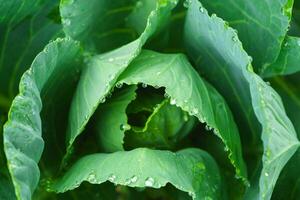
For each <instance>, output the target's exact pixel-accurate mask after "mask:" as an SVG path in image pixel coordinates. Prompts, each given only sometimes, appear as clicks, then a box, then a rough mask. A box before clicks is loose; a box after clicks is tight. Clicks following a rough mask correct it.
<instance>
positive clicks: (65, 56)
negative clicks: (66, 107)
mask: <svg viewBox="0 0 300 200" xmlns="http://www.w3.org/2000/svg"><path fill="white" fill-rule="evenodd" d="M78 57H79V45H78V43H75V42H74V41H72V40H70V39H68V38H67V39H60V38H59V39H57V40H55V41H54V42H52V43H50V44H49V45H47V46H46V47H45V49H44V50H43V52H41V53H39V54H38V56H37V57H36V58H35V60H34V61H33V63H32V65H31V68H30V69H29V70H27V71H26V72H25V73H24V75H23V77H22V79H21V82H20V92H19V94H18V95H17V96H16V98H15V99H14V101H13V103H12V106H11V108H10V111H9V115H8V121H7V123H6V124H5V125H4V150H5V154H6V157H7V165H8V169H9V172H10V174H11V177H12V181H13V184H14V187H15V193H16V196H17V198H18V199H22V200H23V199H31V195H32V193H33V191H34V189H35V188H36V186H37V184H38V181H39V176H40V173H39V169H38V166H37V163H38V162H39V160H40V157H41V154H42V151H43V147H44V141H43V139H42V137H41V133H42V126H41V125H42V124H41V118H40V114H39V113H40V111H41V109H42V101H41V95H42V96H45V95H46V94H47V93H48V92H50V91H51V89H53V87H54V85H55V84H56V83H61V82H60V81H58V80H59V78H60V79H61V81H63V82H64V84H66V83H67V82H68V79H70V78H71V79H72V80H73V79H74V77H73V73H72V71H77V70H78V67H76V66H77V65H76V62H78V61H77V60H76V59H75V58H78ZM66 72H68V75H66V76H65V77H63V78H61V75H62V74H64V73H66ZM70 76H71V77H70Z"/></svg>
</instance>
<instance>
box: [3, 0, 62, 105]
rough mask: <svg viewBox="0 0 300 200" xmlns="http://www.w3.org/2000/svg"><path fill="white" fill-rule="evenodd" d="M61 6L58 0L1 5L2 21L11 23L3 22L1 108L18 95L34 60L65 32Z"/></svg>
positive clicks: (10, 2)
mask: <svg viewBox="0 0 300 200" xmlns="http://www.w3.org/2000/svg"><path fill="white" fill-rule="evenodd" d="M3 6H4V7H3ZM57 6H58V0H55V1H53V0H44V1H43V2H41V1H39V0H34V1H33V0H25V1H21V0H12V1H1V2H0V13H1V16H0V18H1V17H4V18H6V17H8V18H7V19H10V20H11V21H10V22H8V21H4V22H2V23H1V22H0V107H7V104H8V105H10V103H11V101H12V100H13V98H14V97H15V95H16V94H17V93H18V84H19V81H20V78H21V76H22V74H23V73H24V71H25V70H26V69H28V68H29V67H30V64H31V62H32V60H33V59H34V57H35V56H36V55H37V54H38V53H39V52H40V51H42V49H43V48H44V46H45V45H46V44H47V43H48V42H49V40H50V39H53V38H56V37H57V36H58V35H59V34H60V33H62V27H61V25H60V24H59V21H57V19H58V17H59V13H58V10H57V9H56V8H57ZM1 7H2V8H3V9H4V8H5V11H4V12H2V11H1V9H2V8H1ZM6 9H7V10H6ZM15 9H18V10H17V11H16V10H15ZM37 9H38V10H37ZM56 11H57V12H56ZM11 14H13V16H10V15H11ZM21 15H22V16H21ZM23 18H24V19H23ZM16 20H17V21H16ZM58 20H59V19H58ZM0 21H1V19H0ZM16 22H18V23H16ZM1 102H2V103H1ZM1 104H2V105H4V106H1ZM6 109H7V108H6ZM7 111H8V109H7Z"/></svg>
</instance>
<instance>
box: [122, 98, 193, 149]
mask: <svg viewBox="0 0 300 200" xmlns="http://www.w3.org/2000/svg"><path fill="white" fill-rule="evenodd" d="M194 124H195V120H194V118H191V117H190V116H189V114H188V113H186V112H183V111H182V110H181V109H180V108H178V107H176V106H175V105H170V102H169V100H168V99H165V100H164V101H162V102H161V103H160V104H158V105H156V106H155V108H154V111H153V112H152V114H151V115H150V116H149V117H148V119H147V121H146V124H145V126H144V127H134V126H131V127H132V128H131V129H130V130H128V131H127V132H126V137H125V144H126V145H127V146H128V145H129V146H130V147H152V148H157V149H162V148H166V149H172V148H173V146H174V145H175V144H176V143H177V142H178V141H180V140H181V139H182V138H183V137H185V136H186V135H187V134H189V133H190V131H191V129H192V128H193V126H194Z"/></svg>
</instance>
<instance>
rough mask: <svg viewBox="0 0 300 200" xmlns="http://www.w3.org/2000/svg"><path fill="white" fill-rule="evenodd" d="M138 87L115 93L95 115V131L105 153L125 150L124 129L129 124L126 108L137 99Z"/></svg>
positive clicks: (101, 105)
mask: <svg viewBox="0 0 300 200" xmlns="http://www.w3.org/2000/svg"><path fill="white" fill-rule="evenodd" d="M135 90H136V87H135V86H132V87H129V88H125V89H123V90H121V91H118V92H117V91H115V92H114V94H113V96H112V97H111V98H108V99H107V100H106V102H105V103H103V104H100V106H99V109H98V110H97V112H96V113H95V129H96V134H97V136H98V142H99V144H100V145H101V147H102V148H103V149H104V150H105V152H114V151H121V150H124V149H123V139H124V132H125V131H126V130H125V128H123V126H124V127H126V126H128V124H127V115H126V108H127V106H128V104H129V103H130V102H131V101H132V100H133V99H134V98H135Z"/></svg>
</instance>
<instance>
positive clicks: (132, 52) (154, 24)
mask: <svg viewBox="0 0 300 200" xmlns="http://www.w3.org/2000/svg"><path fill="white" fill-rule="evenodd" d="M166 3H167V4H166V5H165V4H163V5H161V4H158V3H157V4H156V8H155V10H154V11H152V12H151V14H150V15H149V17H148V20H147V26H146V28H145V30H144V32H143V33H142V34H141V36H140V37H139V38H138V39H136V40H134V41H133V42H131V43H129V44H127V45H125V46H122V47H120V48H118V49H116V50H114V51H111V52H108V53H105V54H100V55H96V56H94V57H92V58H90V59H89V63H88V64H87V67H85V69H84V71H83V74H82V76H81V78H80V81H79V84H78V87H77V90H76V93H75V97H74V99H73V100H72V104H71V110H70V113H69V125H68V129H67V148H68V150H67V151H68V152H70V150H71V147H72V144H73V142H74V141H75V139H76V137H77V136H78V135H79V134H80V133H81V132H82V131H83V129H84V127H85V126H86V124H87V123H88V120H89V119H90V117H91V116H92V115H93V113H94V111H95V110H96V108H97V106H98V105H99V104H100V102H101V101H103V99H104V98H105V97H106V96H107V95H108V93H109V92H110V90H111V89H112V88H113V87H114V84H115V82H116V80H117V78H118V76H119V75H120V74H121V73H122V72H123V71H124V70H125V69H126V67H127V66H128V65H129V63H130V62H131V61H132V60H133V59H134V58H135V57H136V56H137V55H138V54H139V52H140V51H141V48H142V46H143V45H144V43H145V42H146V41H147V39H148V38H149V37H150V36H151V35H153V34H154V33H155V32H156V31H157V28H158V26H159V24H160V23H161V22H162V21H164V20H166V19H165V18H166V16H169V13H170V12H171V10H172V9H173V8H174V7H175V5H176V2H175V4H174V1H167V2H166ZM67 156H68V155H67Z"/></svg>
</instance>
